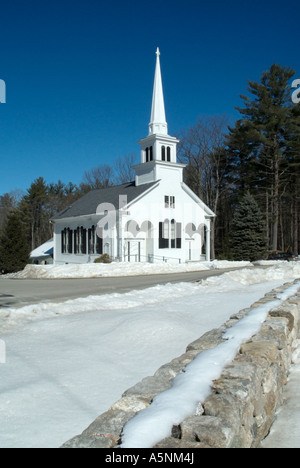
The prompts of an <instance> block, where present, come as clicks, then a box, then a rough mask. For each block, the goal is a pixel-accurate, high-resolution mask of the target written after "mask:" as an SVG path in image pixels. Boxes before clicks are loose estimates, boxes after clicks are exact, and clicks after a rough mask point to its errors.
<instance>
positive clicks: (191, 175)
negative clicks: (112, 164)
mask: <svg viewBox="0 0 300 468" xmlns="http://www.w3.org/2000/svg"><path fill="white" fill-rule="evenodd" d="M294 75H295V71H294V70H292V69H290V68H289V67H282V66H279V65H276V64H274V65H272V66H271V67H270V69H269V70H267V71H266V72H263V73H262V75H261V79H260V81H259V82H252V81H249V82H248V88H247V91H248V95H247V96H246V95H242V96H241V100H242V104H243V105H242V106H241V107H239V108H237V110H238V111H239V113H240V118H239V119H238V120H237V121H236V122H235V125H234V126H230V125H228V123H227V121H226V119H225V118H224V117H223V116H216V117H211V118H208V119H200V120H199V121H198V122H197V124H196V125H194V126H193V127H192V128H190V129H188V130H186V131H184V132H182V134H181V135H179V138H181V140H182V143H181V146H180V148H179V157H180V160H181V161H182V162H185V163H186V164H187V170H186V176H185V177H186V182H187V184H188V185H189V186H190V187H191V188H192V190H194V191H195V192H196V193H197V194H198V195H199V196H200V198H202V199H203V201H205V202H206V203H207V204H208V206H209V207H210V208H211V209H212V210H213V211H214V212H215V213H216V215H217V217H216V218H215V221H214V227H213V231H214V244H213V248H214V249H215V250H214V251H215V254H216V256H217V257H219V258H233V259H242V258H241V256H242V255H243V257H244V259H247V258H250V257H251V258H252V257H253V242H250V241H249V238H251V236H252V237H253V236H254V237H256V238H257V237H258V236H257V234H258V232H259V233H260V236H259V239H258V238H257V252H258V253H257V254H256V255H255V256H257V255H260V256H262V255H263V254H264V255H266V254H267V252H270V251H278V250H280V251H286V250H290V251H293V252H294V253H295V254H298V253H299V196H300V174H299V165H300V106H299V105H295V104H293V103H292V100H291V87H290V80H291V78H292V77H293V76H294ZM249 196H250V197H251V198H252V202H253V203H255V206H256V208H255V210H254V211H252V213H254V212H255V213H256V215H255V216H256V222H255V225H256V228H252V230H251V232H250V231H249V219H248V217H245V218H244V220H245V221H244V226H243V233H245V232H246V231H248V234H247V235H248V242H247V241H245V240H243V238H242V231H241V228H239V235H238V236H236V232H235V230H236V229H237V219H235V214H236V216H238V211H239V209H241V207H240V205H241V204H242V205H246V206H248V209H249V210H250V211H251V210H253V205H252V208H250V205H251V204H249ZM253 216H254V214H253ZM246 220H247V221H246ZM258 226H259V228H258ZM241 243H243V244H246V245H243V248H241V245H240V244H241ZM247 245H248V250H247V251H245V249H246V248H247ZM250 246H252V247H251V248H250ZM262 246H264V248H263V249H262ZM241 252H242V253H241ZM263 252H264V253H263Z"/></svg>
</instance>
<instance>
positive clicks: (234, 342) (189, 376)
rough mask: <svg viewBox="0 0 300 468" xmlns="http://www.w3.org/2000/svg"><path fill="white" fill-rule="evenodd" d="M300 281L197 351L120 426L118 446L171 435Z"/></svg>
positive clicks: (142, 443)
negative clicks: (167, 386)
mask: <svg viewBox="0 0 300 468" xmlns="http://www.w3.org/2000/svg"><path fill="white" fill-rule="evenodd" d="M299 287H300V281H299V282H297V283H296V284H295V285H293V286H292V287H290V288H289V289H287V290H286V291H285V292H284V293H283V294H279V295H277V299H279V302H278V300H275V301H271V302H268V303H266V304H263V305H261V306H259V307H257V308H255V309H252V310H251V311H250V312H249V313H248V314H247V315H246V316H245V318H243V319H242V320H240V321H239V322H237V323H236V324H235V325H234V326H233V327H231V328H229V329H228V330H227V331H226V332H225V333H224V335H223V338H225V339H227V341H225V342H223V343H221V344H219V345H218V346H216V347H215V348H213V349H209V350H207V351H204V352H202V353H200V354H199V355H198V356H197V357H196V358H195V359H194V361H192V362H191V363H190V364H189V365H188V366H187V367H186V369H185V372H184V373H182V374H179V375H178V376H177V377H176V378H175V379H174V381H173V386H172V387H171V388H170V389H169V390H166V391H165V392H162V393H161V394H159V395H157V396H156V397H155V398H154V399H153V402H152V403H151V405H150V406H149V407H147V408H146V409H144V410H142V411H140V412H139V413H138V414H137V415H136V416H135V417H134V418H133V419H131V420H130V421H129V422H128V423H127V424H126V425H125V427H124V432H123V435H122V441H123V442H122V445H121V447H122V448H151V447H153V446H154V445H155V444H156V443H158V442H159V441H160V440H162V439H164V438H165V437H169V436H170V435H171V430H172V427H173V426H174V425H179V424H180V423H181V422H182V421H183V420H184V419H185V418H187V417H188V416H190V415H191V414H194V413H195V411H196V408H197V405H198V404H199V402H204V401H205V399H206V398H207V397H208V396H209V394H210V392H211V386H212V384H213V381H214V380H215V379H218V378H219V377H220V375H221V373H222V370H223V368H224V367H225V366H226V365H228V364H229V363H230V362H231V361H232V360H233V359H234V358H235V356H236V354H237V352H238V350H239V348H240V346H241V344H242V343H244V342H245V341H247V340H249V339H250V338H251V337H252V336H253V335H255V334H256V333H258V331H259V330H260V328H261V325H262V323H263V322H264V321H265V320H266V318H267V315H268V313H269V312H270V311H271V310H272V309H274V308H275V307H278V306H279V305H280V304H281V303H282V302H283V301H285V300H286V299H288V298H289V297H291V296H294V295H295V294H296V292H297V290H298V289H299Z"/></svg>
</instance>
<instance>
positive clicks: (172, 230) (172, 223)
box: [171, 219, 176, 249]
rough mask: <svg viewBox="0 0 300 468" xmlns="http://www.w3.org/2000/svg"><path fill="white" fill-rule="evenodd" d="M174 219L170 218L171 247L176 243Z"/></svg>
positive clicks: (173, 247)
mask: <svg viewBox="0 0 300 468" xmlns="http://www.w3.org/2000/svg"><path fill="white" fill-rule="evenodd" d="M175 228H176V224H175V219H172V220H171V249H175V244H176V242H175V241H176V238H175Z"/></svg>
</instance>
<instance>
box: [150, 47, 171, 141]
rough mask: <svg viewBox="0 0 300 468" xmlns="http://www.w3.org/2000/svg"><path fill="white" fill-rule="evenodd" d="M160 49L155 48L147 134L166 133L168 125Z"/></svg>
mask: <svg viewBox="0 0 300 468" xmlns="http://www.w3.org/2000/svg"><path fill="white" fill-rule="evenodd" d="M159 57H160V51H159V48H158V47H157V50H156V67H155V75H154V86H153V96H152V108H151V118H150V123H149V135H153V134H160V135H167V134H168V125H167V122H166V113H165V103H164V94H163V86H162V79H161V69H160V59H159Z"/></svg>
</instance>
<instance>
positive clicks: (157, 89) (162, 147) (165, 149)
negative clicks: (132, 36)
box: [134, 48, 185, 185]
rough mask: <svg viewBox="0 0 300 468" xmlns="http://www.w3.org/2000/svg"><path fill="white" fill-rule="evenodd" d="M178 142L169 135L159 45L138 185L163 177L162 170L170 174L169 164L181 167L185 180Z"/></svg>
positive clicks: (137, 178)
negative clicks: (177, 153)
mask: <svg viewBox="0 0 300 468" xmlns="http://www.w3.org/2000/svg"><path fill="white" fill-rule="evenodd" d="M177 143H179V140H177V138H175V137H172V136H170V135H168V124H167V121H166V113H165V103H164V95H163V86H162V78H161V68H160V51H159V48H157V51H156V67H155V75H154V86H153V96H152V107H151V117H150V123H149V134H148V136H147V137H146V138H143V139H142V140H140V141H139V144H140V146H141V161H140V164H138V165H137V166H135V167H134V168H135V171H136V178H135V183H136V185H142V184H146V183H150V182H155V181H157V180H160V179H161V178H162V174H163V175H164V177H165V176H166V174H167V172H166V169H167V167H170V168H173V169H174V168H175V167H176V168H177V169H180V171H179V172H180V177H181V180H182V170H183V167H185V166H184V164H178V163H177V155H176V146H177ZM162 167H163V168H164V170H163V171H161V168H162Z"/></svg>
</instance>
